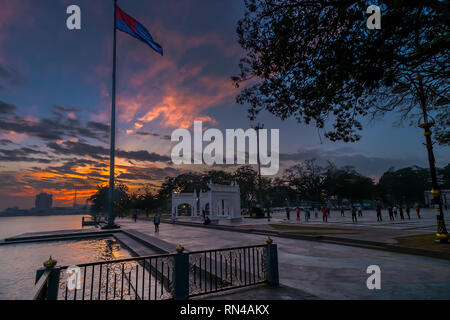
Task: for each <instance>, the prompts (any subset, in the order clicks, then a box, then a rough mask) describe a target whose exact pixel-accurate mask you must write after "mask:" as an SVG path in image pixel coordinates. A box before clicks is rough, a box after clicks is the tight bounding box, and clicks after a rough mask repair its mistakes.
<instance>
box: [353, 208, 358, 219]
mask: <svg viewBox="0 0 450 320" xmlns="http://www.w3.org/2000/svg"><path fill="white" fill-rule="evenodd" d="M352 222H358V218H357V217H356V207H355V206H352Z"/></svg>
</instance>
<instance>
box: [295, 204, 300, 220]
mask: <svg viewBox="0 0 450 320" xmlns="http://www.w3.org/2000/svg"><path fill="white" fill-rule="evenodd" d="M295 213H296V214H297V220H298V221H300V208H299V207H297V208H295Z"/></svg>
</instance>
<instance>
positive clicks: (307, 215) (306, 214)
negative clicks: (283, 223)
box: [305, 208, 309, 222]
mask: <svg viewBox="0 0 450 320" xmlns="http://www.w3.org/2000/svg"><path fill="white" fill-rule="evenodd" d="M305 221H306V222H308V221H309V209H308V208H305Z"/></svg>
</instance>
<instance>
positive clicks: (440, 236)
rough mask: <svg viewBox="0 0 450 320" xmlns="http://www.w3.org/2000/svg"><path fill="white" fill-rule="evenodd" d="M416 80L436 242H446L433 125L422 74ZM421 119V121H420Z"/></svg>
mask: <svg viewBox="0 0 450 320" xmlns="http://www.w3.org/2000/svg"><path fill="white" fill-rule="evenodd" d="M417 80H418V83H419V85H418V95H419V99H420V105H421V108H422V114H423V117H422V119H419V124H418V127H419V128H422V129H423V130H424V133H423V135H424V136H425V141H426V143H425V147H426V148H427V151H428V162H429V165H430V176H431V185H432V189H431V195H432V196H433V205H434V209H435V211H436V220H437V232H436V238H437V239H436V242H438V243H447V242H448V232H447V228H446V227H445V221H444V212H443V210H442V201H441V191H440V189H439V183H438V179H437V174H436V163H435V158H434V153H433V142H432V140H431V134H432V133H431V127H433V126H434V121H433V120H432V119H430V118H431V117H429V116H428V113H427V108H426V97H425V92H424V86H423V82H422V76H420V75H419V76H418V77H417ZM421 120H422V121H421Z"/></svg>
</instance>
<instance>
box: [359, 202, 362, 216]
mask: <svg viewBox="0 0 450 320" xmlns="http://www.w3.org/2000/svg"><path fill="white" fill-rule="evenodd" d="M358 217H362V207H361V205H359V206H358Z"/></svg>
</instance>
